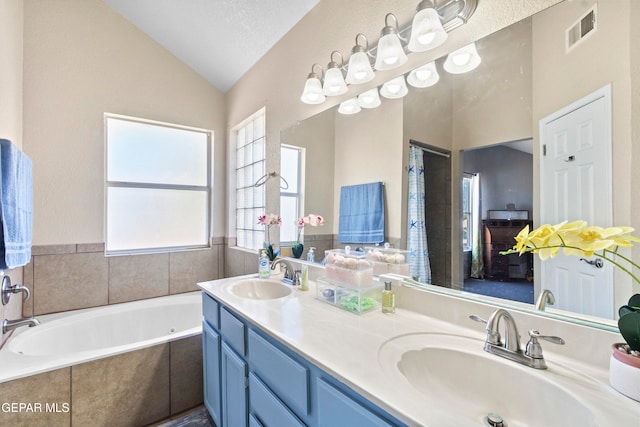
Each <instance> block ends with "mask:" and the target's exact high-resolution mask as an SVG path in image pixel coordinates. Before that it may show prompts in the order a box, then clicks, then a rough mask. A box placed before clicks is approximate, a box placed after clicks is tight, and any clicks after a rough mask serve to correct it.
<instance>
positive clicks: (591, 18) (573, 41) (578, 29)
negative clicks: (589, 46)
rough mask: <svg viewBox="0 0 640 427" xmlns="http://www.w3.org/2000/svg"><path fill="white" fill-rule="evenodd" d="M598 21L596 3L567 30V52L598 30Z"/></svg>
mask: <svg viewBox="0 0 640 427" xmlns="http://www.w3.org/2000/svg"><path fill="white" fill-rule="evenodd" d="M596 22H597V21H596V6H595V5H594V6H593V8H592V9H591V10H589V11H588V12H587V13H586V14H584V15H583V16H582V18H580V19H579V20H578V21H577V22H576V23H575V24H574V25H573V26H571V28H569V29H568V30H567V45H566V46H567V52H569V51H570V50H571V49H573V48H574V47H575V46H577V45H578V44H580V43H581V42H582V41H583V40H584V39H586V38H587V37H588V36H590V35H591V34H593V33H595V32H596V30H597V26H596Z"/></svg>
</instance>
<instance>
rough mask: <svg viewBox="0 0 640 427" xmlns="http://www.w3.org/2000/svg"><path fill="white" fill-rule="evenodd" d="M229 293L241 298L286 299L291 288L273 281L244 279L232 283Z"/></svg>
mask: <svg viewBox="0 0 640 427" xmlns="http://www.w3.org/2000/svg"><path fill="white" fill-rule="evenodd" d="M229 292H231V293H232V294H234V295H236V296H239V297H241V298H249V299H255V300H271V299H277V298H284V297H286V296H287V295H289V294H290V293H291V288H290V287H288V286H287V285H285V284H283V283H280V282H278V281H277V280H273V279H244V280H240V281H238V282H234V283H232V284H231V285H230V286H229Z"/></svg>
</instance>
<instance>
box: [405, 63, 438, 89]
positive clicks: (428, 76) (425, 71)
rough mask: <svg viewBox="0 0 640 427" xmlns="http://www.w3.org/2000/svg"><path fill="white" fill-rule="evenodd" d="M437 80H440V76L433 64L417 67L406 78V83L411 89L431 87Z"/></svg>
mask: <svg viewBox="0 0 640 427" xmlns="http://www.w3.org/2000/svg"><path fill="white" fill-rule="evenodd" d="M438 80H440V74H438V70H437V69H436V63H435V62H429V63H428V64H426V65H423V66H422V67H418V68H416V69H415V70H413V71H411V72H410V73H409V75H408V76H407V83H409V84H410V85H411V86H413V87H429V86H433V85H434V84H436V83H438Z"/></svg>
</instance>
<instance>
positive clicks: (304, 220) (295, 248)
mask: <svg viewBox="0 0 640 427" xmlns="http://www.w3.org/2000/svg"><path fill="white" fill-rule="evenodd" d="M307 225H309V226H311V227H318V226H320V225H324V218H322V217H321V216H320V215H316V214H309V215H307V216H303V217H301V218H298V219H297V220H296V226H297V227H298V238H297V239H296V242H295V243H294V244H293V245H291V253H292V254H293V256H294V258H300V257H301V256H302V251H304V245H303V244H302V243H300V237H301V234H302V229H303V228H304V227H305V226H307Z"/></svg>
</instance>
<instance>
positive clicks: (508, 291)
mask: <svg viewBox="0 0 640 427" xmlns="http://www.w3.org/2000/svg"><path fill="white" fill-rule="evenodd" d="M463 290H465V291H466V292H473V293H474V294H481V295H488V296H491V297H496V298H502V299H508V300H512V301H520V302H524V303H528V304H533V283H531V282H528V281H526V280H513V281H511V282H493V281H491V280H480V279H466V280H465V281H464V287H463Z"/></svg>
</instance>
